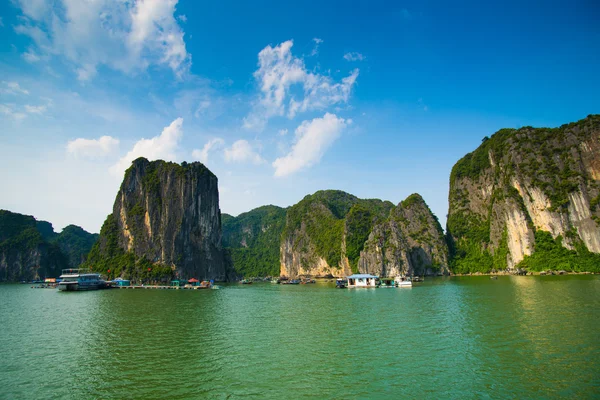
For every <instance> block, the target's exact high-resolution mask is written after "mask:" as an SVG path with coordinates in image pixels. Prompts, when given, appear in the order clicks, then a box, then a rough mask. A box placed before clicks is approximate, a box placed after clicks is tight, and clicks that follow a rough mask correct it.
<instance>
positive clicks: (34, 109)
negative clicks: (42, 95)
mask: <svg viewBox="0 0 600 400" xmlns="http://www.w3.org/2000/svg"><path fill="white" fill-rule="evenodd" d="M47 108H48V107H47V106H45V105H41V106H31V105H29V104H25V111H27V112H28V113H29V114H43V113H44V112H45V111H46V109H47Z"/></svg>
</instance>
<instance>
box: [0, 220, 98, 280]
mask: <svg viewBox="0 0 600 400" xmlns="http://www.w3.org/2000/svg"><path fill="white" fill-rule="evenodd" d="M96 236H97V235H94V234H91V233H88V232H86V231H84V230H83V229H81V228H80V227H76V226H74V225H69V226H68V227H66V228H65V229H63V230H62V232H61V233H56V232H54V229H53V227H52V224H51V223H49V222H46V221H37V220H36V219H35V218H34V217H32V216H30V215H22V214H18V213H13V212H10V211H6V210H0V281H9V282H14V281H20V280H33V279H44V278H51V277H54V278H55V277H58V276H59V275H60V273H61V270H62V269H64V268H77V267H78V266H79V264H80V263H81V262H82V259H84V258H85V257H86V255H87V253H88V252H89V251H90V249H91V247H92V245H93V243H94V241H95V240H96Z"/></svg>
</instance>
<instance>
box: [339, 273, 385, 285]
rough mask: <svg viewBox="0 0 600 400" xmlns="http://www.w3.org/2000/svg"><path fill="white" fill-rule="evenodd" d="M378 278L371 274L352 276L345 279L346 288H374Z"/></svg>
mask: <svg viewBox="0 0 600 400" xmlns="http://www.w3.org/2000/svg"><path fill="white" fill-rule="evenodd" d="M378 279H379V277H377V276H375V275H371V274H354V275H350V276H347V277H346V280H347V281H348V288H349V289H351V288H375V287H377V280H378Z"/></svg>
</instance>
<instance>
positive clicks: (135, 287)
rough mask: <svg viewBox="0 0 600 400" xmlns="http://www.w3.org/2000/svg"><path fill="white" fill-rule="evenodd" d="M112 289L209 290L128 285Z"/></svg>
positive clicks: (199, 287) (194, 287)
mask: <svg viewBox="0 0 600 400" xmlns="http://www.w3.org/2000/svg"><path fill="white" fill-rule="evenodd" d="M114 289H161V290H165V289H166V290H169V289H170V290H202V289H210V287H202V286H191V287H183V286H161V285H149V286H142V285H130V286H116V287H114Z"/></svg>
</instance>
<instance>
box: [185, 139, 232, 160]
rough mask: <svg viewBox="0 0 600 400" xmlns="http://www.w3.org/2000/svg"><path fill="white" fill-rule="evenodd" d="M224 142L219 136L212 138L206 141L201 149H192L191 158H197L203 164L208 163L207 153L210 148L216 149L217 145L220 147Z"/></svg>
mask: <svg viewBox="0 0 600 400" xmlns="http://www.w3.org/2000/svg"><path fill="white" fill-rule="evenodd" d="M224 144H225V141H224V140H223V139H221V138H214V139H211V140H209V141H208V142H206V144H205V145H204V147H203V148H202V150H199V149H194V151H192V158H193V159H194V160H198V161H200V162H201V163H203V164H206V163H208V154H209V152H210V151H211V150H216V149H218V148H219V147H222V146H223V145H224Z"/></svg>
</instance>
